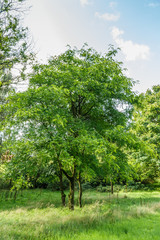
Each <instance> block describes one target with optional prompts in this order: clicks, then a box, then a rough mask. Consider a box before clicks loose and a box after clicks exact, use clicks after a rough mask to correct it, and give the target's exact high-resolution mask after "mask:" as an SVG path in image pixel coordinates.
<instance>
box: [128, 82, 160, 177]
mask: <svg viewBox="0 0 160 240" xmlns="http://www.w3.org/2000/svg"><path fill="white" fill-rule="evenodd" d="M159 98H160V86H159V85H157V86H153V87H152V89H151V90H147V91H146V93H144V94H141V95H140V98H139V106H138V107H137V108H135V111H134V115H133V128H132V131H133V132H135V134H136V135H137V136H139V138H140V139H141V140H142V141H144V142H146V144H147V145H148V146H150V147H151V148H153V149H154V155H152V156H151V155H149V154H147V153H146V154H144V153H142V152H140V151H137V152H134V154H133V155H132V158H133V159H132V162H133V165H134V167H135V170H136V172H137V174H138V177H139V180H140V181H142V182H152V181H154V180H155V179H156V178H157V177H158V176H159V170H160V135H159V131H160V101H159Z"/></svg>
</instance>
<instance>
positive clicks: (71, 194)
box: [62, 165, 76, 210]
mask: <svg viewBox="0 0 160 240" xmlns="http://www.w3.org/2000/svg"><path fill="white" fill-rule="evenodd" d="M62 171H63V173H64V174H65V175H66V177H67V178H68V180H69V194H68V204H69V209H70V210H74V185H75V176H76V166H75V165H74V169H73V173H72V176H69V175H68V173H67V172H66V171H65V170H64V169H62Z"/></svg>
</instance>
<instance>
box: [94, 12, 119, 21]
mask: <svg viewBox="0 0 160 240" xmlns="http://www.w3.org/2000/svg"><path fill="white" fill-rule="evenodd" d="M95 16H96V17H98V18H100V19H103V20H106V21H112V22H116V21H118V19H119V18H120V14H117V15H115V14H111V13H104V14H100V13H98V12H96V13H95Z"/></svg>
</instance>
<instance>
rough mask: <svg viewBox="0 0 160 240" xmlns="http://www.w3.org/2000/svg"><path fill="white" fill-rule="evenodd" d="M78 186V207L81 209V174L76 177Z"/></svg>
mask: <svg viewBox="0 0 160 240" xmlns="http://www.w3.org/2000/svg"><path fill="white" fill-rule="evenodd" d="M78 185H79V199H78V200H79V207H80V208H82V183H81V173H80V172H79V175H78Z"/></svg>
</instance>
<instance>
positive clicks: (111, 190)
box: [111, 181, 113, 194]
mask: <svg viewBox="0 0 160 240" xmlns="http://www.w3.org/2000/svg"><path fill="white" fill-rule="evenodd" d="M111 193H112V194H113V182H112V181H111Z"/></svg>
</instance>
